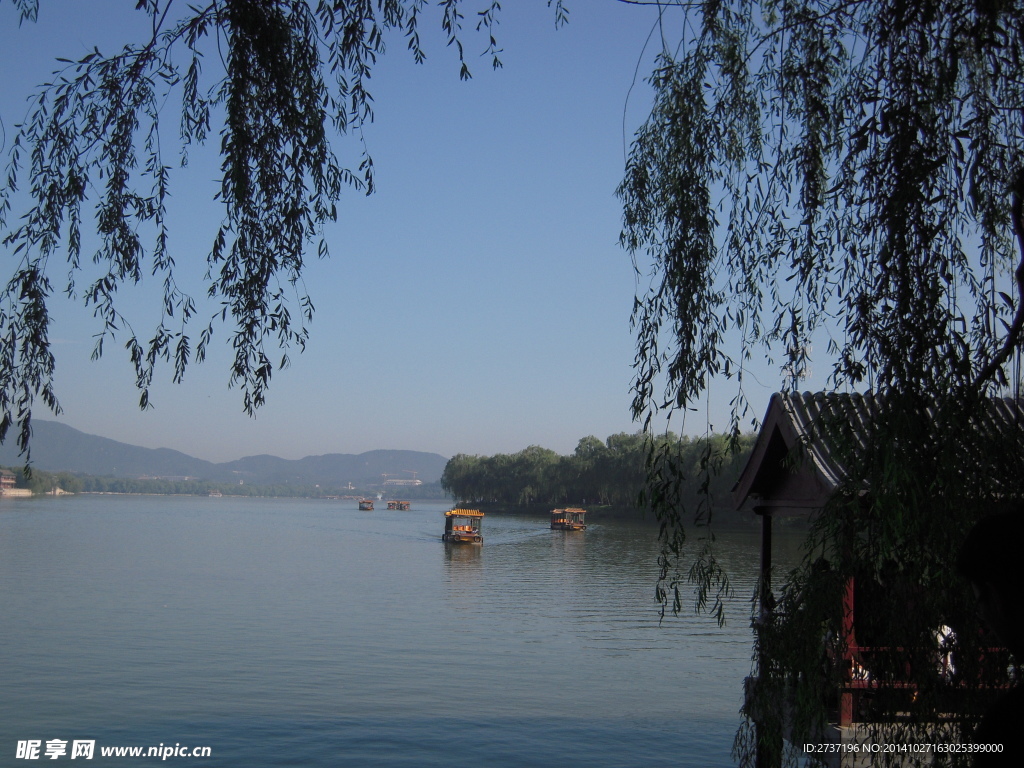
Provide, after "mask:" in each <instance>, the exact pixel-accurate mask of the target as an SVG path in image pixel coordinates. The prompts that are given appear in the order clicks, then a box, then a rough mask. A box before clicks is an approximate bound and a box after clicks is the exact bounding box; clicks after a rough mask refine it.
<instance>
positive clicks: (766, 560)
mask: <svg viewBox="0 0 1024 768" xmlns="http://www.w3.org/2000/svg"><path fill="white" fill-rule="evenodd" d="M754 512H756V513H757V514H758V515H760V516H761V574H760V578H759V583H758V603H759V606H758V616H759V618H760V622H761V623H762V624H764V623H766V622H768V621H770V620H771V613H772V611H773V610H775V600H774V598H773V597H772V578H771V577H772V514H771V510H770V509H768V508H766V507H754ZM757 631H760V630H759V629H758V630H757ZM758 653H759V655H760V658H758V662H757V668H758V674H759V675H760V674H761V670H763V669H764V668H765V661H764V653H765V649H764V644H763V643H758ZM760 717H764V713H761V714H760ZM754 734H755V735H754V737H755V738H756V739H757V751H756V754H755V766H756V768H777V766H779V765H781V764H782V737H781V734H773V733H771V732H770V731H769V729H768V728H766V727H764V726H762V724H761V722H760V721H755V724H754Z"/></svg>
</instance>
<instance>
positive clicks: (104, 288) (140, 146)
mask: <svg viewBox="0 0 1024 768" xmlns="http://www.w3.org/2000/svg"><path fill="white" fill-rule="evenodd" d="M13 4H14V6H15V7H16V9H17V11H18V13H19V15H20V17H21V21H22V22H25V21H34V20H35V19H36V17H37V13H38V10H39V2H38V0H13ZM0 5H3V3H2V1H0ZM467 6H473V7H472V8H471V9H467ZM548 6H549V7H552V8H553V12H554V18H555V23H556V24H561V23H564V22H565V21H566V18H567V11H566V9H565V8H564V7H563V6H562V2H561V0H548ZM124 13H125V14H126V15H131V14H132V13H136V14H143V15H144V17H145V20H146V24H145V30H146V31H145V33H144V34H143V35H142V39H139V40H137V41H134V42H129V43H127V44H126V45H125V46H124V47H123V48H122V49H121V50H120V51H117V52H115V53H112V54H108V53H103V52H101V51H100V50H98V49H96V50H94V51H93V52H92V53H89V54H88V55H86V56H84V57H82V58H81V59H79V60H77V61H71V60H65V59H61V60H59V61H58V66H59V68H58V70H57V71H55V72H54V76H53V79H52V80H50V81H49V82H47V83H45V84H43V85H41V86H40V87H39V88H38V89H37V90H36V92H35V94H34V95H33V97H32V99H31V102H30V106H29V109H28V112H27V115H26V117H25V119H24V120H23V121H21V122H20V123H18V124H16V125H14V126H13V128H14V130H13V131H11V130H9V128H7V127H6V124H5V135H6V136H7V138H8V139H9V140H10V144H9V162H8V164H7V168H6V175H5V178H4V182H3V186H2V189H0V235H2V240H3V243H4V246H5V247H6V249H7V250H8V253H9V254H10V255H11V256H12V257H13V258H12V261H13V262H14V266H13V268H12V270H11V277H10V279H9V280H7V281H6V283H5V284H4V285H3V286H2V290H0V442H2V441H3V439H4V438H5V437H6V435H7V433H8V430H9V429H10V428H11V427H12V426H14V425H15V424H17V425H18V426H19V443H20V447H21V449H22V451H27V450H28V446H29V436H30V431H31V429H30V427H31V415H32V409H33V406H34V405H35V403H36V400H37V399H38V398H41V399H42V400H43V402H44V403H45V405H46V406H48V407H49V408H50V409H52V410H53V411H55V412H59V409H60V406H59V403H58V399H57V393H56V392H55V391H54V387H53V374H54V366H55V358H54V354H53V351H52V349H51V345H50V340H49V329H50V314H49V305H50V301H51V297H52V294H53V289H54V282H55V280H57V279H58V278H56V277H55V276H54V274H53V273H54V271H55V270H58V271H59V272H60V278H59V280H60V281H61V283H62V285H63V288H64V291H65V292H66V293H67V294H68V295H69V296H71V297H73V298H77V299H81V300H84V302H85V304H86V306H88V307H90V308H92V309H93V311H94V315H95V317H96V318H97V319H98V332H97V343H96V347H95V350H94V353H93V355H94V357H98V356H99V355H101V354H102V353H103V349H104V345H105V343H107V342H110V341H111V340H112V339H114V338H115V336H119V337H120V338H118V341H122V340H123V341H124V344H125V346H126V348H127V350H128V353H129V356H130V359H131V364H132V367H133V371H134V377H135V380H136V384H137V386H138V390H139V393H140V405H141V406H142V407H143V408H145V407H147V406H148V405H149V389H150V385H151V383H152V381H153V377H154V372H155V370H156V369H157V367H158V366H160V365H161V364H166V365H168V366H169V367H170V369H171V376H172V378H173V379H174V380H175V381H180V380H181V379H182V377H183V376H184V373H185V370H186V368H187V367H188V366H189V365H190V364H192V363H194V362H196V361H200V360H202V359H203V358H204V356H205V354H206V350H207V349H208V347H209V344H210V341H211V339H212V337H213V333H214V329H215V327H217V326H218V325H220V324H221V323H224V324H226V325H228V326H229V327H230V328H231V331H230V332H231V342H232V346H233V349H234V359H233V361H232V363H231V369H230V377H229V385H232V386H237V387H238V388H239V389H240V391H241V393H242V401H243V402H242V404H243V407H244V409H245V411H246V412H248V413H249V414H250V415H251V414H252V413H253V411H254V410H255V409H257V408H258V407H259V406H260V405H262V404H263V403H264V400H265V397H266V391H267V387H268V385H269V383H270V379H271V375H272V373H273V371H274V370H275V369H276V368H277V367H281V366H284V365H287V362H288V352H289V350H293V349H299V350H301V349H302V348H303V346H304V344H305V342H306V339H307V335H308V332H307V327H308V323H309V321H310V320H311V318H312V315H313V304H312V302H311V300H310V298H309V296H308V295H307V293H306V291H305V289H304V288H303V282H302V275H303V267H304V264H305V261H306V259H307V258H308V257H309V255H310V254H311V253H312V254H316V255H317V256H320V257H323V256H326V255H327V243H326V240H325V238H324V226H325V225H326V224H328V223H329V222H333V221H335V220H336V219H337V216H338V211H337V203H338V201H339V200H340V198H341V196H342V192H343V190H345V189H351V190H355V191H357V192H363V193H366V194H370V193H371V192H373V188H374V181H373V162H372V159H371V157H370V156H369V155H368V154H367V151H366V145H365V143H364V142H363V140H362V137H363V132H364V129H365V128H366V127H367V125H368V124H369V123H370V122H371V121H372V120H373V110H372V105H373V99H372V96H371V93H370V90H369V81H370V76H371V73H372V71H373V67H374V65H375V64H376V62H377V60H378V59H379V58H380V57H381V56H382V55H384V53H385V50H386V47H387V43H388V42H392V43H398V44H399V45H401V47H405V48H407V49H408V54H409V55H410V56H411V57H412V58H413V60H414V61H416V62H417V63H422V62H423V61H424V60H425V58H426V52H425V50H424V48H423V46H422V45H421V41H420V29H421V22H423V21H424V20H427V21H428V22H430V23H432V24H439V26H440V29H441V31H442V33H443V35H444V37H445V39H446V41H447V44H448V46H449V47H450V48H452V49H453V50H454V51H455V53H456V55H457V58H458V67H459V76H460V77H461V78H463V79H467V78H469V77H470V76H471V73H470V68H469V64H468V59H467V54H466V52H465V49H464V43H463V40H464V37H465V34H464V26H468V28H469V34H470V35H471V36H472V37H473V38H474V39H476V41H477V43H478V44H479V47H480V49H482V51H483V55H484V56H485V57H486V58H487V59H488V60H489V62H490V63H491V64H492V66H494V67H496V68H497V67H500V66H501V62H500V60H499V58H498V54H499V52H500V48H499V46H498V43H497V41H496V39H495V36H494V35H495V27H496V25H497V23H498V20H499V18H500V3H498V2H495V1H493V0H479V1H478V2H473V0H441V1H440V2H438V3H432V4H428V3H427V2H426V0H334V1H333V2H328V0H316V1H315V2H314V0H209V1H208V2H203V3H195V4H186V3H178V4H175V3H174V2H173V0H137V1H136V3H135V11H134V12H133V11H132V10H131V9H130V8H126V9H125V11H124ZM467 13H468V14H469V19H468V20H467V18H466V15H467ZM133 21H134V20H132V19H126V22H129V23H131V22H133ZM126 26H127V24H126ZM474 55H475V54H474ZM165 113H169V114H165ZM345 135H347V136H349V137H351V138H353V139H354V140H355V141H354V142H349V143H348V144H347V145H346V146H347V147H349V148H351V147H352V146H354V147H355V148H354V149H351V151H350V152H349V153H348V155H346V156H344V157H341V158H339V156H338V155H337V154H336V152H335V147H336V146H338V143H337V141H336V140H337V139H338V138H339V137H341V136H345ZM209 140H215V141H218V142H219V146H220V158H221V169H220V170H221V177H220V190H219V192H218V194H217V195H216V200H215V201H213V202H215V203H216V204H217V205H219V206H220V207H221V210H222V212H223V218H222V223H221V224H220V225H219V226H218V227H217V228H216V230H215V231H211V232H210V233H209V243H210V247H209V251H208V252H207V253H206V256H205V259H199V260H198V261H199V263H198V264H197V263H196V260H195V259H188V258H182V257H181V256H180V255H178V254H175V253H174V252H173V249H172V248H171V247H170V246H169V235H170V233H169V232H168V212H169V211H168V206H169V205H170V202H171V195H172V193H173V192H174V191H175V186H174V180H175V172H176V170H179V169H180V167H181V166H183V165H185V164H187V162H188V157H189V150H190V149H192V150H194V149H195V148H196V146H198V145H202V144H205V143H206V142H207V141H209ZM26 199H27V201H28V202H27V206H26V209H25V210H17V209H16V206H18V205H20V204H22V203H23V202H24V201H25V200H26ZM90 229H91V230H92V232H90ZM93 243H95V245H93ZM83 251H85V252H84V253H83ZM61 261H65V262H66V264H65V265H64V266H63V267H62V266H61ZM178 269H185V270H192V271H197V272H198V274H199V275H202V274H204V273H205V280H206V285H207V293H208V296H209V297H210V298H211V299H212V300H213V301H214V302H217V309H216V313H215V314H213V313H211V316H205V317H204V316H200V315H199V313H200V309H199V308H198V307H199V306H200V304H199V303H198V302H197V300H196V298H195V297H193V296H191V295H188V294H187V293H186V292H185V291H183V290H182V289H181V288H180V285H181V284H182V282H185V281H181V280H179V279H178V278H177V277H176V275H177V274H178V273H177V271H176V270H178ZM65 275H66V276H67V277H66V279H65V277H64V276H65ZM143 277H148V278H149V279H155V280H158V281H160V283H161V284H162V286H163V295H162V301H161V309H162V311H161V315H160V319H159V321H158V322H157V324H156V327H155V328H154V329H153V330H152V332H143V333H142V334H141V335H140V334H137V333H136V330H135V329H134V328H133V327H132V326H131V323H130V322H129V319H128V318H127V317H126V316H125V315H124V314H122V312H121V310H120V309H119V306H120V304H119V301H118V294H119V292H121V293H123V292H124V290H125V289H127V288H128V287H130V286H131V285H133V284H136V283H139V282H141V281H142V279H143ZM81 280H85V284H84V285H79V284H78V282H79V281H81ZM61 283H58V284H61ZM197 324H198V333H196V325H197ZM278 352H280V353H281V357H280V358H276V355H277V353H278Z"/></svg>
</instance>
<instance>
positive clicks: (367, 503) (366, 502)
mask: <svg viewBox="0 0 1024 768" xmlns="http://www.w3.org/2000/svg"><path fill="white" fill-rule="evenodd" d="M359 509H360V510H361V511H363V512H373V499H361V500H360V501H359Z"/></svg>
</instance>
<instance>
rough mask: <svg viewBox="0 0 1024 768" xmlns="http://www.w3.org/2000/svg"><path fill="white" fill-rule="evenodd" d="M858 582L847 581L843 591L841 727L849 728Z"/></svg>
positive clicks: (853, 702)
mask: <svg viewBox="0 0 1024 768" xmlns="http://www.w3.org/2000/svg"><path fill="white" fill-rule="evenodd" d="M855 587H856V582H855V581H854V579H853V577H850V578H849V579H847V580H846V589H845V590H844V591H843V620H842V627H841V631H842V637H841V647H842V649H843V682H844V683H845V684H846V687H844V688H843V690H842V691H841V692H840V694H839V725H841V726H847V725H850V724H851V723H852V722H853V715H854V704H855V701H854V694H853V690H852V686H851V685H850V684H851V683H852V682H853V664H854V661H855V658H854V656H855V651H856V647H857V636H856V634H855V625H854V603H853V596H854V589H855Z"/></svg>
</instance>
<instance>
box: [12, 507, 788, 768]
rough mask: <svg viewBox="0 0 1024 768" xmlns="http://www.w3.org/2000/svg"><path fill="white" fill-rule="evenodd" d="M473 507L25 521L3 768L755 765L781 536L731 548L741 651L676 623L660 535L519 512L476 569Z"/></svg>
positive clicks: (121, 510) (130, 510) (17, 559)
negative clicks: (770, 558)
mask: <svg viewBox="0 0 1024 768" xmlns="http://www.w3.org/2000/svg"><path fill="white" fill-rule="evenodd" d="M379 506H382V505H378V507H379ZM447 508H448V506H447V505H444V504H441V503H431V502H413V507H412V510H410V511H407V512H399V511H387V510H381V509H378V510H377V511H374V512H359V511H357V510H356V503H355V502H354V501H350V500H349V501H322V500H317V501H314V500H298V499H255V500H254V499H240V498H232V497H228V496H225V497H222V498H193V497H158V496H157V497H140V496H91V495H83V496H76V497H73V498H67V497H65V498H47V499H11V500H0V617H2V624H0V669H2V670H3V672H2V676H0V694H2V695H0V765H30V764H33V763H31V762H28V761H25V760H19V759H16V757H17V752H18V749H19V742H23V743H22V745H21V748H22V750H24V749H26V748H27V745H26V744H25V742H29V741H32V740H35V741H38V742H40V746H39V751H38V754H39V756H40V759H41V760H46V761H47V764H51V762H52V761H50V760H48V759H47V755H46V748H47V742H48V741H53V740H62V741H66V742H67V746H66V753H65V754H58V757H57V758H56V760H58V761H60V762H61V764H62V763H63V761H69V762H70V761H71V755H72V752H73V749H74V741H75V740H79V741H84V742H88V741H93V742H95V745H94V749H95V752H94V755H93V759H92V760H91V761H90V762H88V763H87V764H88V765H92V766H105V765H122V766H123V765H126V764H127V765H131V764H132V763H133V762H135V763H138V762H139V760H141V761H142V762H147V760H146V758H144V757H143V758H135V759H134V760H132V759H131V758H126V757H104V756H102V755H101V754H100V750H101V747H120V746H125V747H134V746H138V747H143V748H147V749H148V748H149V747H158V748H159V749H160V750H166V751H163V752H162V754H169V755H171V756H169V757H167V760H166V762H169V763H176V764H178V765H188V764H202V765H206V766H360V767H361V766H368V767H370V768H375V767H378V766H379V767H380V768H399V767H403V766H409V767H410V768H411V767H412V766H439V767H440V766H444V768H458V767H461V766H466V767H469V766H474V767H475V766H489V767H498V768H502V767H505V766H507V767H509V768H512V767H513V766H514V767H516V768H520V767H521V766H541V767H542V768H544V767H547V766H551V768H555V767H556V766H557V767H558V768H563V767H565V766H580V768H583V767H584V766H585V767H586V768H605V767H607V768H613V767H614V768H619V767H624V766H643V767H644V768H649V767H651V766H689V765H692V766H708V767H713V766H731V765H733V764H734V761H733V760H732V758H731V748H732V740H733V736H734V734H735V731H736V727H737V725H738V723H739V716H738V709H739V707H740V704H741V696H742V681H743V678H744V676H746V675H747V674H749V671H750V656H751V631H750V628H749V597H750V595H751V593H752V591H753V584H754V578H755V576H756V568H757V561H758V533H757V531H756V529H751V530H744V531H738V532H721V533H719V542H720V545H721V557H722V559H723V560H724V561H725V562H726V563H727V567H728V569H729V570H730V572H731V573H732V575H733V578H734V580H735V584H736V586H737V592H738V594H737V597H736V598H735V599H733V600H732V601H731V602H730V605H729V614H728V616H729V622H728V624H727V625H726V626H725V627H724V628H719V627H718V626H717V624H716V623H715V622H714V621H713V620H712V619H710V618H707V617H698V616H694V615H692V614H691V613H686V614H685V615H682V616H678V617H671V616H670V617H667V618H666V619H665V620H664V621H663V622H659V613H658V606H657V604H656V603H655V602H654V587H655V580H656V575H657V563H656V558H657V551H658V543H657V540H656V531H655V529H654V528H653V527H652V526H642V525H636V524H629V523H623V522H603V523H600V522H599V523H595V524H592V525H591V526H590V528H589V529H588V530H587V531H585V532H576V533H573V532H563V531H552V530H550V529H549V528H548V522H547V520H546V519H545V518H539V517H521V516H509V515H498V514H495V515H488V516H486V517H485V518H484V521H483V533H484V537H485V544H484V545H483V546H482V547H472V546H465V547H459V546H456V545H445V544H443V543H442V542H441V541H440V535H441V533H442V529H443V524H444V521H443V514H442V513H443V511H444V510H445V509H447ZM798 540H799V535H798V534H795V533H790V534H788V535H787V533H786V532H785V531H783V532H782V533H781V534H780V535H778V536H777V537H776V542H775V546H776V551H777V555H776V558H777V561H779V560H781V561H782V563H785V562H786V561H787V560H788V561H792V560H793V558H795V557H796V553H797V550H798V547H797V542H798ZM56 746H57V747H58V752H59V745H56ZM183 747H187V748H188V749H189V750H191V749H192V748H194V747H209V751H210V755H209V756H208V757H201V758H192V757H183V756H174V753H173V750H177V751H179V752H180V751H181V750H182V748H183ZM84 757H85V755H84V754H81V755H79V756H78V758H77V759H78V760H82V759H84ZM155 759H158V758H153V757H151V758H149V759H148V762H150V763H151V762H152V761H153V760H155ZM36 764H38V763H36ZM74 764H79V763H78V762H75V763H74Z"/></svg>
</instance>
